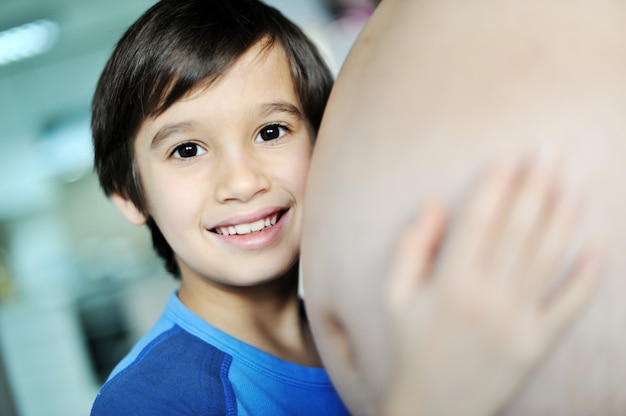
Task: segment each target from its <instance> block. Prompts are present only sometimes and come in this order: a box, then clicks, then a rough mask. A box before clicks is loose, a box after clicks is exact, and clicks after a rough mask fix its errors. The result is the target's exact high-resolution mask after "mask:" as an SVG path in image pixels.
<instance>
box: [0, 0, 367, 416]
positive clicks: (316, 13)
mask: <svg viewBox="0 0 626 416" xmlns="http://www.w3.org/2000/svg"><path fill="white" fill-rule="evenodd" d="M225 1H228V0H225ZM153 3H154V0H108V1H102V0H0V416H14V415H23V416H42V415H43V416H49V415H50V416H55V415H58V416H73V415H86V414H88V413H89V409H90V407H91V403H92V401H93V399H94V397H95V395H96V393H97V391H98V388H99V386H100V385H101V384H102V382H103V381H104V380H105V379H106V377H107V375H108V373H109V372H110V371H111V369H112V367H113V366H114V365H115V364H116V363H117V361H118V360H119V359H120V358H121V357H122V356H123V355H124V354H125V353H126V352H127V351H128V349H129V348H130V346H131V345H132V344H133V343H134V341H135V340H136V339H137V338H138V337H139V336H141V335H142V334H143V333H144V332H145V331H147V330H148V329H149V328H150V326H151V325H152V323H153V322H154V321H155V319H156V318H157V317H158V315H159V313H160V311H161V308H162V306H163V305H164V303H165V301H166V299H167V297H168V296H169V294H170V293H171V291H172V290H173V289H174V288H175V281H174V279H172V278H171V277H170V276H168V275H167V274H166V273H165V271H164V270H163V267H162V264H161V262H160V260H158V259H157V257H156V255H155V254H154V253H153V251H152V247H151V243H150V239H149V234H148V232H147V230H146V229H143V228H136V227H133V226H131V225H130V224H127V223H126V222H125V220H124V219H123V218H122V216H121V215H120V214H119V213H118V212H117V211H116V210H115V208H114V207H113V206H112V204H111V203H110V201H108V200H107V199H106V198H105V197H104V196H103V195H102V192H101V191H100V189H99V185H98V181H97V178H96V177H95V175H94V174H93V169H92V151H91V136H90V130H89V106H90V101H91V95H92V93H93V90H94V87H95V84H96V82H97V79H98V76H99V74H100V71H101V70H102V68H103V66H104V64H105V62H106V60H107V58H108V56H109V54H110V53H111V51H112V48H113V46H114V44H115V42H116V41H117V39H118V38H119V37H120V36H121V34H122V33H123V31H124V30H125V29H126V28H127V27H128V26H129V25H130V24H131V23H132V22H133V21H134V20H135V19H136V18H137V17H138V16H139V15H140V14H141V13H142V12H144V11H145V10H146V9H147V8H149V7H150V6H151V5H152V4H153ZM267 3H269V4H271V5H274V6H275V7H277V8H279V9H280V10H282V11H283V13H285V14H286V15H287V16H288V17H290V18H291V19H292V20H294V21H296V22H297V23H298V24H299V25H300V26H301V27H302V28H303V29H304V30H305V32H307V33H308V34H309V35H310V36H311V37H312V38H313V39H314V40H315V41H316V42H317V43H318V45H319V46H320V48H321V49H322V51H323V53H324V54H325V56H326V57H327V59H328V61H329V63H330V65H331V67H332V68H333V70H335V71H337V69H338V68H339V66H340V65H341V62H342V61H343V59H344V57H345V54H346V53H347V51H348V48H349V47H350V45H351V43H352V42H353V40H354V38H355V37H356V35H357V34H358V31H359V30H360V28H361V27H362V25H363V23H364V22H365V21H366V19H367V18H368V17H369V15H370V13H371V11H372V5H371V0H269V1H267Z"/></svg>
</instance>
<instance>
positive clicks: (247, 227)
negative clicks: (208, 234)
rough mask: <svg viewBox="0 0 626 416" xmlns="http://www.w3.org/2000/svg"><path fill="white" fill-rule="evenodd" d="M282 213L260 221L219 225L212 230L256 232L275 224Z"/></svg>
mask: <svg viewBox="0 0 626 416" xmlns="http://www.w3.org/2000/svg"><path fill="white" fill-rule="evenodd" d="M280 215H281V213H275V214H272V215H270V216H268V217H266V218H262V219H260V220H258V221H254V222H251V223H247V224H233V225H228V226H222V227H217V228H214V229H213V230H212V231H213V232H215V233H217V234H220V235H244V234H251V233H256V232H259V231H262V230H264V229H266V228H270V227H272V226H273V225H274V224H276V222H277V221H278V219H279V218H280Z"/></svg>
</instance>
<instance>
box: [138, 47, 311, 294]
mask: <svg viewBox="0 0 626 416" xmlns="http://www.w3.org/2000/svg"><path fill="white" fill-rule="evenodd" d="M311 151H312V144H311V137H310V134H309V129H308V125H307V122H306V120H305V118H304V113H303V111H302V109H301V106H300V103H299V100H298V97H297V95H296V93H295V90H294V85H293V81H292V79H291V74H290V71H289V65H288V61H287V58H286V56H285V53H284V51H283V49H282V48H280V47H278V46H275V47H272V48H271V49H267V50H265V51H263V50H261V48H260V46H255V47H253V48H251V49H250V50H249V51H248V52H246V53H245V54H244V55H243V56H242V57H241V58H240V59H239V60H238V61H237V62H236V63H235V65H234V66H233V67H232V68H231V69H230V70H229V71H227V72H226V73H225V74H223V76H222V77H221V78H219V79H218V80H217V81H216V82H214V83H213V84H212V85H211V86H210V87H208V88H199V89H196V90H194V91H192V93H191V94H189V95H188V96H187V97H184V98H183V99H181V100H180V101H179V102H177V103H175V104H174V105H172V106H171V107H170V108H169V109H168V110H167V111H165V112H164V113H163V114H161V115H159V116H158V117H156V118H153V119H148V120H146V121H145V122H144V123H143V125H142V126H141V128H140V130H139V133H138V135H137V138H136V142H135V152H136V156H135V157H136V161H137V165H138V169H139V173H140V177H141V180H142V185H143V190H144V193H145V197H146V200H147V206H148V211H149V213H150V215H151V216H152V218H153V219H154V220H155V222H156V223H157V225H158V226H159V228H160V230H161V232H162V233H163V235H164V236H165V238H166V239H167V241H168V243H169V244H170V246H171V247H172V249H173V250H174V253H175V255H176V257H177V259H178V261H179V264H180V268H181V273H182V277H183V281H185V280H187V279H194V278H198V277H202V278H204V279H210V280H211V281H214V282H217V283H221V284H227V285H236V286H248V285H255V284H260V283H263V282H265V281H269V280H272V279H274V278H276V277H278V276H280V275H281V274H283V273H285V272H286V271H288V270H289V268H290V267H291V266H292V265H293V264H294V261H295V260H296V258H297V257H298V255H299V249H300V229H301V216H302V206H303V197H304V188H305V182H306V177H307V172H308V169H309V161H310V157H311Z"/></svg>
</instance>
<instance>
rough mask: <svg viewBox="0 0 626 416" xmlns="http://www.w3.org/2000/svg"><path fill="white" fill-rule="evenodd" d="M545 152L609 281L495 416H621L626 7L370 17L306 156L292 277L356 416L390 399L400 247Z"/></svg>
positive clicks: (603, 4) (412, 10)
mask: <svg viewBox="0 0 626 416" xmlns="http://www.w3.org/2000/svg"><path fill="white" fill-rule="evenodd" d="M546 146H547V147H550V148H551V149H552V151H554V152H556V153H557V154H559V155H560V159H561V160H562V171H563V175H564V176H565V177H567V179H568V180H569V181H571V182H572V183H575V184H576V186H577V187H578V189H580V190H581V192H582V193H584V194H585V195H586V196H587V202H586V205H587V206H586V216H585V231H586V232H588V233H590V234H591V235H593V236H594V238H596V239H597V241H598V242H600V244H602V245H603V246H604V247H605V248H606V249H607V272H606V276H605V279H604V281H603V282H602V285H601V287H600V289H599V292H598V293H597V294H596V296H595V297H594V299H593V301H592V303H591V304H590V305H589V306H588V307H587V308H586V309H585V311H584V313H583V315H582V316H580V317H579V319H577V321H576V322H575V324H574V325H573V326H572V327H571V328H570V330H569V331H568V332H567V333H566V334H565V335H564V337H563V338H562V339H561V340H560V342H559V343H558V345H557V346H556V348H555V349H554V350H553V351H552V352H551V353H550V354H549V355H548V356H547V357H545V360H543V361H542V362H541V365H539V366H538V367H537V368H535V369H534V371H533V372H532V374H531V375H530V377H529V378H528V379H527V380H526V382H525V383H524V384H523V385H522V386H521V387H520V389H519V391H518V392H517V394H516V396H515V397H513V399H512V401H511V402H510V403H509V404H508V406H507V409H506V411H505V414H507V415H515V416H518V415H519V416H522V415H609V416H610V415H616V416H617V415H623V414H626V390H625V389H624V388H623V386H625V385H626V354H625V353H624V351H626V302H625V301H624V299H626V256H624V255H623V253H622V251H623V250H624V247H626V162H625V161H624V160H626V159H625V158H626V2H622V1H604V0H593V1H592V0H581V1H577V2H571V1H551V2H546V1H540V0H530V1H526V2H521V3H520V4H518V3H517V2H501V1H500V2H498V1H489V0H477V1H452V0H451V1H434V0H432V1H414V0H411V1H409V0H384V1H383V2H382V3H381V5H380V6H379V8H378V9H377V11H376V12H375V14H374V16H373V17H372V19H371V21H370V22H369V23H368V24H367V25H366V27H365V29H364V31H363V32H362V34H361V36H360V37H359V39H358V40H357V43H356V44H355V46H354V47H353V50H352V51H351V53H350V55H349V56H348V59H347V61H346V63H345V65H344V68H343V69H342V71H341V72H340V74H339V77H338V80H337V84H336V88H335V90H334V91H333V94H332V95H331V99H330V102H329V105H328V107H327V111H326V114H325V117H324V120H323V123H322V128H321V130H320V134H319V137H318V140H317V143H316V149H315V152H314V156H313V163H312V168H311V173H310V178H309V188H308V191H307V192H308V193H307V207H306V212H307V215H306V217H305V232H304V241H303V252H302V268H303V277H304V287H305V296H306V299H307V308H308V309H309V310H310V312H309V313H310V315H311V317H312V325H313V330H314V333H315V336H316V339H317V342H318V346H319V349H320V352H321V354H322V357H323V360H324V362H325V365H326V367H327V368H328V371H329V372H330V374H331V376H332V377H333V380H334V381H335V383H336V384H337V387H338V389H339V391H340V392H341V394H342V395H343V396H344V398H345V399H346V402H347V403H349V404H351V405H352V408H353V409H359V410H358V412H359V414H371V413H373V412H374V410H372V409H375V408H376V404H375V403H373V401H376V400H379V399H380V398H381V397H382V396H383V395H384V394H385V393H384V392H385V391H386V386H387V385H388V384H389V383H390V382H391V380H390V377H391V375H390V358H389V353H390V345H389V333H388V327H387V324H386V322H387V321H386V318H385V313H384V310H383V309H384V307H383V302H382V297H381V293H382V292H383V290H384V281H383V276H385V275H386V272H387V270H388V268H389V262H390V256H391V254H390V253H391V252H392V251H393V247H394V244H395V242H396V240H397V238H398V235H399V234H401V232H402V230H403V228H404V227H406V224H407V223H408V222H409V221H410V219H411V218H413V217H414V215H415V213H416V212H417V211H419V209H420V207H421V206H422V204H423V203H424V201H426V200H427V199H430V198H432V197H433V196H436V197H438V198H440V199H441V200H443V201H444V202H445V203H446V204H448V205H449V206H451V207H454V206H455V205H456V204H457V203H458V201H459V200H460V199H461V198H462V197H463V195H465V193H466V192H467V190H468V188H469V187H470V186H471V184H472V181H473V179H474V178H475V177H476V175H477V173H478V172H480V171H481V167H482V166H484V165H485V163H487V162H489V161H490V160H492V159H493V158H495V157H500V156H502V155H511V154H522V153H524V152H527V151H528V150H529V149H533V148H541V147H546ZM338 338H341V339H343V341H337V339H338ZM344 341H345V342H347V344H346V343H344ZM480 382H481V378H480V377H477V378H476V383H480ZM450 400H455V398H454V397H450Z"/></svg>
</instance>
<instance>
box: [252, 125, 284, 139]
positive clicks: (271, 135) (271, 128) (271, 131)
mask: <svg viewBox="0 0 626 416" xmlns="http://www.w3.org/2000/svg"><path fill="white" fill-rule="evenodd" d="M286 132H287V127H285V126H283V125H280V124H276V123H274V124H268V125H267V126H264V127H263V128H262V129H261V130H260V131H259V134H258V136H257V137H256V139H255V140H254V141H255V142H257V143H260V142H270V141H272V140H277V139H280V138H281V137H283V135H284V134H285V133H286Z"/></svg>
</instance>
